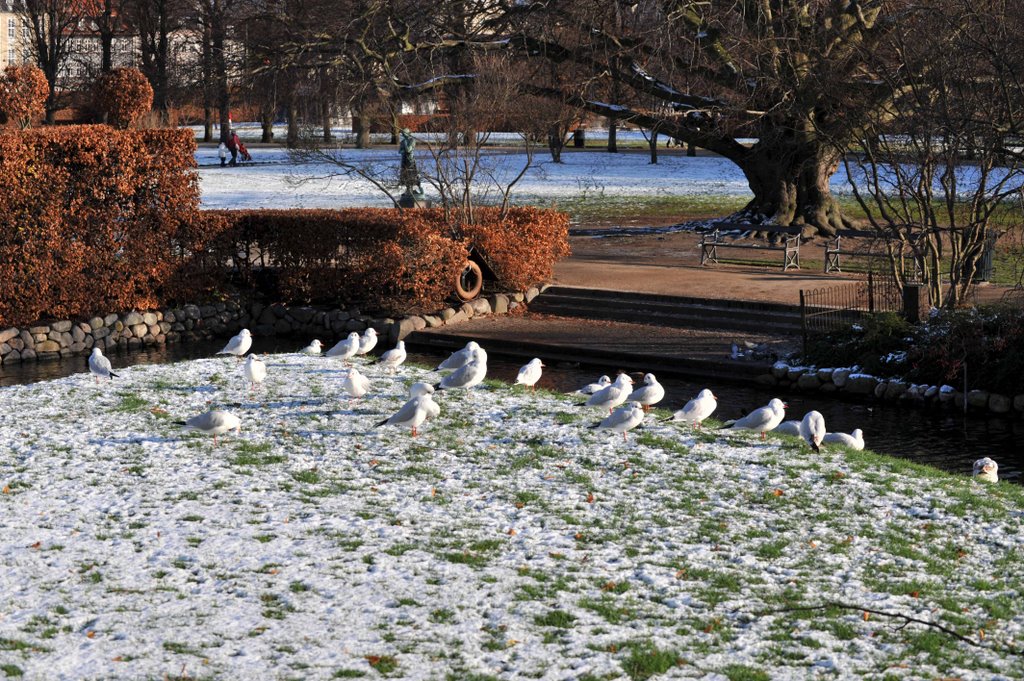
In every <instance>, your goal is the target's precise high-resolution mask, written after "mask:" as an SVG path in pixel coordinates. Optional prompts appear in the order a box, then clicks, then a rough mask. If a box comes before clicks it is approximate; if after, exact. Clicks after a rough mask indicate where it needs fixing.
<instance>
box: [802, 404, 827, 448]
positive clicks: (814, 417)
mask: <svg viewBox="0 0 1024 681" xmlns="http://www.w3.org/2000/svg"><path fill="white" fill-rule="evenodd" d="M826 432H828V431H826V430H825V417H824V416H822V415H821V412H819V411H814V410H811V411H809V412H807V413H806V414H804V420H803V421H801V422H800V437H802V438H803V439H804V441H805V442H806V443H807V444H809V445H810V446H811V449H813V450H814V451H816V452H820V451H821V448H820V445H821V441H822V439H823V438H824V437H825V433H826Z"/></svg>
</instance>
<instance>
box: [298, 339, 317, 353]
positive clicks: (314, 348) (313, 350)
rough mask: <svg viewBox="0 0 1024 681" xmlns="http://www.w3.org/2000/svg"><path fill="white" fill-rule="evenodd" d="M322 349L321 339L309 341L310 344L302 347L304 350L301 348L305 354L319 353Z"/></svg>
mask: <svg viewBox="0 0 1024 681" xmlns="http://www.w3.org/2000/svg"><path fill="white" fill-rule="evenodd" d="M321 349H322V346H321V345H320V341H318V340H312V341H310V342H309V345H307V346H306V347H304V348H302V350H300V352H301V353H302V354H304V355H319V354H320V350H321Z"/></svg>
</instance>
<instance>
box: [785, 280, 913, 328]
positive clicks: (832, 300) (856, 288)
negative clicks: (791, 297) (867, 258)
mask: <svg viewBox="0 0 1024 681" xmlns="http://www.w3.org/2000/svg"><path fill="white" fill-rule="evenodd" d="M876 312H897V313H901V314H904V313H906V310H905V305H904V296H903V294H902V292H901V291H900V288H899V286H898V285H897V283H896V279H895V278H894V277H892V276H885V275H880V274H877V273H875V272H868V276H867V279H865V280H864V281H858V282H855V283H852V284H843V285H842V286H828V287H824V288H817V289H810V290H806V291H805V290H801V291H800V320H801V325H802V327H803V333H804V339H805V341H806V338H807V336H808V335H810V334H821V333H829V332H832V331H839V330H841V329H848V328H850V325H851V324H856V323H857V322H858V321H859V320H860V319H861V318H862V317H863V316H864V315H865V314H874V313H876Z"/></svg>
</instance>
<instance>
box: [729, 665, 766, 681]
mask: <svg viewBox="0 0 1024 681" xmlns="http://www.w3.org/2000/svg"><path fill="white" fill-rule="evenodd" d="M722 673H723V674H725V676H726V677H727V678H728V679H729V681H770V679H771V677H769V676H768V672H765V671H762V670H760V669H754V668H753V667H748V666H746V665H742V664H731V665H729V666H728V667H726V668H725V669H723V670H722Z"/></svg>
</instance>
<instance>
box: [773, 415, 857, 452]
mask: <svg viewBox="0 0 1024 681" xmlns="http://www.w3.org/2000/svg"><path fill="white" fill-rule="evenodd" d="M786 423H789V422H788V421H787V422H786ZM821 443H822V444H825V445H842V446H843V447H849V448H850V449H854V450H856V451H858V452H859V451H861V450H863V449H864V431H862V430H861V429H860V428H856V429H854V431H853V432H852V433H849V434H847V433H825V437H824V438H822V440H821Z"/></svg>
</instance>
